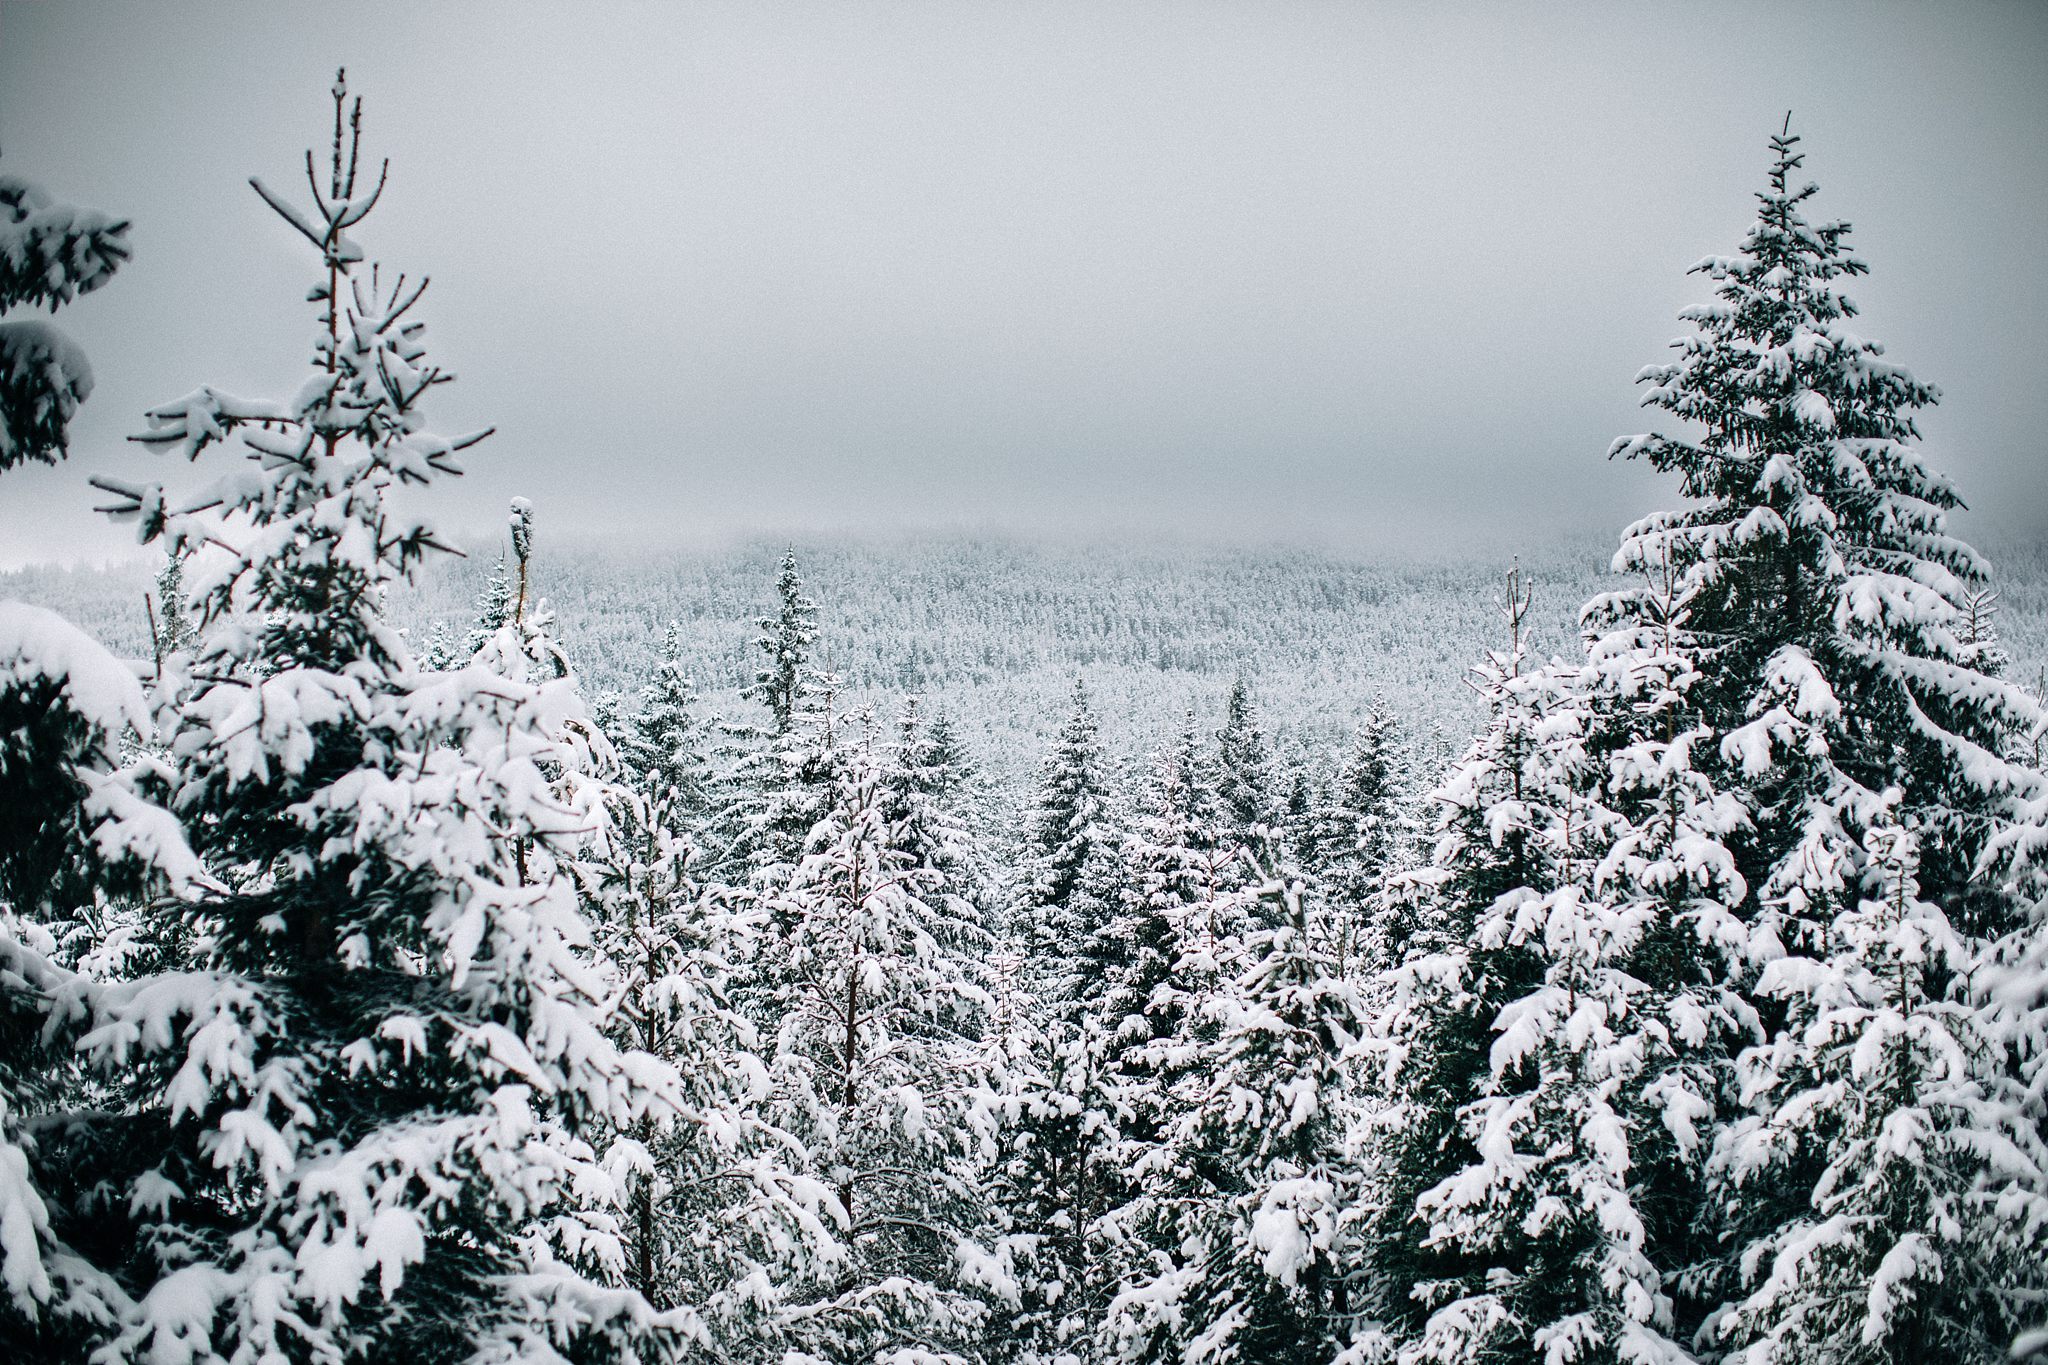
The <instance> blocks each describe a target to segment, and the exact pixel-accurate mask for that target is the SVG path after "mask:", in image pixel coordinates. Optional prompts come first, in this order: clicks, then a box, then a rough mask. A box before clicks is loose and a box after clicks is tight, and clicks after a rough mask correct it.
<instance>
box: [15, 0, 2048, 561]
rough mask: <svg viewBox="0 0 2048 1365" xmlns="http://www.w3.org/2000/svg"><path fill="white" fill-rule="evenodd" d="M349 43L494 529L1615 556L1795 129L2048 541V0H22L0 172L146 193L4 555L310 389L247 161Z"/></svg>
mask: <svg viewBox="0 0 2048 1365" xmlns="http://www.w3.org/2000/svg"><path fill="white" fill-rule="evenodd" d="M342 63H345V64H346V65H347V66H348V68H349V77H350V82H351V84H352V86H353V87H354V89H355V90H356V91H358V92H359V93H360V94H362V95H363V97H364V100H365V111H366V112H365V121H366V128H367V136H366V142H367V145H368V147H369V149H370V150H371V151H372V152H373V153H375V154H377V155H387V154H388V155H389V156H390V158H391V161H392V182H391V188H390V190H389V192H388V194H387V195H386V198H385V203H384V206H383V207H382V208H381V209H380V210H379V212H378V213H377V215H376V216H374V217H373V218H372V219H371V220H370V221H369V222H368V223H367V224H365V226H364V228H363V230H362V232H361V234H360V235H361V237H362V239H363V241H364V243H365V245H366V246H367V247H368V248H369V250H370V252H371V254H372V255H373V256H375V257H377V258H379V259H381V260H383V261H385V262H387V263H388V264H390V265H391V266H394V267H398V268H402V269H406V270H408V271H415V272H417V271H425V272H428V273H430V274H431V275H432V276H433V279H434V287H433V290H432V291H431V293H430V295H429V298H428V305H429V306H428V307H427V310H426V317H427V318H428V321H429V322H430V332H429V340H430V342H431V343H432V345H433V348H434V351H435V353H436V354H437V356H438V357H439V358H440V359H441V361H442V362H443V363H445V364H447V365H448V366H450V367H451V368H452V369H454V370H455V371H456V372H457V373H458V374H459V375H460V380H459V382H458V383H456V384H454V385H451V386H449V387H448V388H446V389H444V390H442V391H441V395H440V401H439V402H438V405H437V406H436V407H435V409H433V411H432V416H433V418H434V425H435V427H436V428H437V429H440V430H443V431H450V432H452V431H455V430H459V429H465V428H469V427H474V426H481V425H485V424H495V425H496V426H497V427H498V428H499V432H500V434H499V435H498V436H497V437H496V438H494V439H493V440H492V441H490V442H489V443H487V445H486V446H484V447H483V448H482V449H480V450H479V451H477V452H475V453H474V457H473V458H472V460H471V461H470V468H471V474H470V477H469V478H467V479H465V480H463V481H461V483H460V484H459V485H458V486H456V487H454V488H453V489H451V490H449V491H448V492H445V493H442V494H438V495H436V497H435V498H434V501H433V503H432V508H433V511H434V514H435V516H436V519H437V520H439V521H440V522H441V523H442V524H444V525H447V526H451V527H455V528H458V529H460V528H465V527H466V528H489V527H493V526H495V525H496V524H497V523H498V521H499V518H500V517H501V516H502V507H503V504H504V501H505V499H506V498H507V497H509V496H511V495H513V494H525V495H527V496H531V497H533V498H534V499H535V500H536V502H537V503H538V504H539V507H540V512H541V515H542V517H543V518H544V525H546V526H551V527H554V528H556V529H558V530H561V531H563V532H565V533H567V532H573V533H576V534H578V535H585V534H600V533H602V534H613V535H619V536H623V537H629V538H631V539H633V540H636V541H640V542H659V541H660V540H661V539H663V538H673V537H689V538H699V537H704V536H711V535H718V534H722V533H732V532H741V533H752V532H757V531H780V530H792V531H815V530H820V529H839V528H846V527H873V528H884V529H893V528H904V527H908V528H922V527H932V526H943V527H977V526H986V527H994V528H999V529H1002V530H1025V531H1029V530H1033V529H1040V528H1044V529H1053V530H1058V531H1063V532H1065V531H1075V532H1081V533H1087V534H1098V533H1105V532H1112V531H1117V530H1123V529H1127V528H1129V529H1136V530H1139V531H1147V532H1149V531H1157V530H1167V531H1179V532H1207V531H1209V530H1212V529H1215V530H1223V531H1227V532H1229V533H1231V534H1234V535H1244V536H1251V537H1257V538H1261V539H1265V538H1272V537H1284V536H1301V537H1306V538H1314V539H1318V540H1329V539H1339V540H1343V539H1351V538H1358V539H1364V540H1372V539H1376V538H1390V539H1393V540H1396V541H1399V542H1401V543H1415V542H1439V543H1440V542H1443V541H1445V540H1447V539H1449V538H1452V537H1490V538H1492V540H1493V541H1494V542H1497V543H1498V544H1499V545H1500V546H1501V548H1502V550H1503V552H1505V551H1507V550H1510V549H1512V548H1513V547H1514V546H1515V545H1517V544H1521V543H1527V542H1529V541H1532V540H1535V539H1540V538H1547V537H1549V536H1553V535H1555V534H1557V533H1558V532H1560V531H1565V530H1579V529H1589V530H1590V529H1600V530H1611V529H1615V528H1618V526H1619V525H1620V524H1621V523H1622V522H1623V521H1625V520H1626V519H1628V518H1629V517H1631V516H1633V515H1635V514H1636V513H1638V512H1640V511H1642V510H1644V509H1646V508H1648V507H1653V506H1658V505H1662V504H1664V503H1666V502H1668V501H1669V494H1668V490H1666V489H1665V488H1663V487H1662V486H1661V485H1660V481H1659V480H1657V479H1655V478H1654V477H1650V476H1647V475H1646V474H1644V473H1643V472H1641V471H1633V470H1630V469H1628V468H1625V467H1616V466H1613V465H1610V464H1609V463H1608V462H1607V461H1606V459H1605V451H1606V449H1607V446H1608V443H1609V441H1610V440H1611V439H1612V438H1613V437H1614V436H1616V435H1619V434H1622V433H1624V432H1632V431H1636V430H1640V429H1642V428H1643V427H1644V426H1645V425H1646V424H1647V418H1646V417H1645V416H1644V415H1642V414H1640V413H1639V411H1638V410H1637V408H1636V406H1635V401H1636V395H1635V391H1634V389H1633V387H1632V384H1631V381H1632V378H1633V376H1634V375H1635V373H1636V371H1637V370H1638V369H1639V368H1640V367H1642V366H1643V365H1644V364H1647V363H1650V362H1652V361H1655V360H1658V359H1660V358H1661V357H1662V356H1663V354H1664V349H1663V348H1664V345H1665V343H1667V342H1668V341H1669V340H1670V339H1671V338H1672V337H1674V336H1676V335H1678V334H1679V332H1680V331H1681V330H1682V328H1681V326H1680V324H1679V323H1678V322H1677V321H1676V317H1675V315H1676V313H1677V312H1678V310H1679V309H1680V308H1682V307H1684V306H1686V305H1687V304H1690V303H1694V302H1697V301H1700V300H1701V299H1702V298H1704V297H1705V289H1704V287H1703V285H1702V283H1701V282H1700V281H1699V280H1697V279H1688V278H1687V277H1686V276H1685V274H1684V271H1685V268H1686V267H1687V266H1688V265H1690V264H1691V263H1693V262H1694V261H1695V260H1697V259H1698V258H1699V257H1701V256H1703V255H1705V254H1708V253H1711V252H1726V251H1729V250H1732V249H1733V248H1734V247H1735V245H1736V244H1737V242H1738V240H1739V238H1740V235H1741V233H1742V231H1743V229H1744V227H1745V226H1746V224H1747V223H1748V221H1749V218H1750V215H1751V212H1752V209H1753V207H1754V205H1753V200H1752V199H1751V195H1752V193H1753V192H1754V191H1755V190H1756V189H1757V188H1759V187H1760V186H1761V184H1762V181H1763V176H1764V172H1765V169H1766V165H1767V152H1766V147H1765V142H1766V139H1767V137H1768V135H1769V134H1770V133H1772V132H1774V131H1776V129H1777V127H1778V124H1779V121H1780V120H1781V119H1782V118H1783V116H1784V114H1785V111H1786V110H1787V109H1788V108H1789V109H1790V110H1792V112H1793V123H1794V128H1795V131H1797V132H1800V133H1802V134H1803V135H1804V136H1805V138H1806V143H1805V147H1806V150H1807V152H1808V155H1809V160H1808V165H1807V170H1808V172H1809V174H1810V175H1811V176H1812V177H1813V178H1814V179H1816V180H1818V181H1819V182H1820V185H1821V189H1822V194H1821V198H1820V200H1819V201H1818V211H1819V212H1820V213H1822V214H1824V215H1829V216H1840V217H1846V218H1848V219H1850V220H1851V221H1853V222H1854V223H1855V224H1856V232H1855V235H1854V238H1853V240H1854V242H1855V244H1856V246H1857V248H1858V250H1859V251H1860V253H1861V254H1862V255H1863V256H1864V257H1865V259H1867V260H1868V261H1869V262H1870V264H1871V266H1872V271H1873V273H1872V275H1871V277H1870V278H1869V279H1867V280H1866V281H1863V282H1861V284H1860V287H1858V288H1857V289H1855V290H1854V293H1855V295H1856V297H1857V298H1858V300H1859V302H1861V303H1862V304H1863V305H1864V320H1863V329H1864V331H1865V332H1866V334H1868V335H1872V336H1876V337H1879V338H1882V339H1884V340H1885V341H1886V342H1887V343H1888V344H1889V346H1890V351H1891V354H1892V356H1893V357H1894V358H1895V359H1897V360H1900V361H1901V362H1903V363H1905V364H1907V365H1908V366H1910V367H1912V368H1913V369H1914V371H1915V372H1916V373H1917V374H1919V375H1920V376H1921V377H1922V378H1925V379H1930V380H1932V381H1934V382H1935V383H1937V384H1939V385H1941V386H1942V388H1943V389H1944V391H1945V400H1944V402H1943V405H1942V406H1941V408H1940V409H1938V410H1937V411H1936V412H1935V413H1934V414H1933V415H1932V416H1931V417H1930V419H1929V420H1928V421H1927V422H1926V423H1925V429H1926V432H1927V436H1928V446H1929V448H1930V450H1931V452H1932V454H1933V456H1934V458H1935V459H1936V461H1937V462H1938V463H1939V464H1940V465H1942V466H1943V467H1945V468H1947V469H1948V470H1949V471H1950V472H1951V473H1953V474H1954V475H1955V476H1956V477H1957V478H1958V479H1959V481H1960V482H1961V484H1962V487H1963V489H1964V492H1965V495H1966V496H1967V497H1968V498H1969V499H1970V501H1971V502H1972V503H1973V505H1974V506H1975V507H1976V508H1977V509H1978V511H1977V512H1976V513H1975V514H1974V515H1973V516H1972V518H1971V519H1970V521H1969V523H1968V527H1969V529H1971V530H1972V531H1974V532H1975V533H1977V534H1980V535H1987V536H2019V535H2039V534H2042V533H2043V532H2044V531H2048V439H2044V435H2043V431H2042V427H2041V423H2040V421H2039V420H2038V418H2037V417H2036V411H2037V408H2038V405H2039V403H2040V402H2041V399H2042V395H2043V394H2044V393H2048V382H2044V381H2048V374H2044V371H2048V351H2044V348H2043V346H2042V343H2041V336H2042V321H2043V319H2048V268H2044V265H2043V251H2042V238H2043V233H2044V225H2048V136H2044V135H2048V79H2044V75H2043V73H2044V72H2048V6H2044V5H2040V4H2034V3H2011V4H1994V3H1981V4H1980V3H1947V4H1940V5H1935V4H1921V3H1897V4H1877V3H1866V4H1857V5H1847V4H1801V5H1783V4H1740V3H1717V4H1715V5H1712V6H1709V7H1685V6H1677V5H1642V4H1625V5H1624V4H1613V5H1607V4H1587V5H1582V6H1566V5H1562V4H1511V3H1500V4H1457V3H1438V4H1426V3H1421V2H1420V0H1417V2H1416V3H1409V4H1393V3H1354V4H1279V3H1268V4H1231V5H1222V4H1207V3H1200V2H1199V0H1175V3H1168V4H1157V5H1153V4H1137V3H1128V4H1106V3H1077V4H1037V3H1004V4H974V3H932V4H915V3H903V4H898V3H864V4H839V3H835V4H820V5H786V4H774V3H765V4H764V3H740V4H732V5H699V4H681V3H661V4H653V3H650V4H630V5H629V4H602V3H599V4H578V5H570V4H551V5H534V4H504V3H493V4H488V5H486V4H465V3H452V2H451V0H438V2H437V3H434V4H418V3H399V4H380V3H364V2H363V0H355V2H353V3H351V4H349V5H346V6H338V7H337V6H320V5H312V4H277V3H273V2H272V0H250V2H249V3H208V4H203V5H202V4H198V3H168V2H167V0H124V2H121V3H115V2H114V0H66V2H65V3H55V2H54V0H0V148H4V151H5V159H4V161H0V167H4V169H5V170H7V171H8V172H10V173H13V174H16V175H25V176H28V177H30V178H31V179H35V180H37V181H40V182H42V183H43V184H45V185H46V186H47V187H49V188H50V189H51V190H53V191H54V192H56V193H58V194H59V195H61V196H63V197H66V198H70V199H73V200H76V201H80V202H84V203H88V204H91V205H94V206H96V207H101V208H106V209H109V210H114V211H118V212H121V213H124V214H128V215H131V216H132V217H133V219H134V222H135V227H134V230H133V239H134V247H135V259H134V261H133V263H132V264H131V265H130V266H129V267H128V268H127V269H126V270H124V271H123V272H122V274H121V275H120V276H119V277H118V278H117V279H116V280H115V281H114V282H113V283H112V284H111V285H109V286H108V287H107V288H106V289H105V290H103V291H101V292H100V293H99V294H96V295H93V296H90V297H89V298H87V299H86V300H84V301H83V302H81V303H80V304H78V305H76V306H75V307H73V308H71V309H67V310H66V311H65V314H64V318H63V321H64V323H65V325H66V326H67V327H68V329H69V330H70V331H71V332H72V334H73V335H74V336H75V337H76V338H77V339H78V340H80V341H81V342H82V343H83V344H84V345H85V346H86V347H87V348H88V351H89V353H90V354H91V355H92V357H93V361H94V364H95V367H96V369H97V372H98V377H99V388H98V391H97V393H96V394H95V395H94V397H93V399H92V401H91V402H90V403H89V404H88V405H87V407H86V409H85V411H84V413H83V414H82V416H81V419H80V421H79V422H78V424H77V426H76V428H75V434H76V437H77V440H76V444H75V449H74V453H73V458H72V460H71V462H70V463H69V464H68V465H67V466H64V467H62V468H60V469H58V470H55V471H45V470H34V471H28V472H23V473H16V474H14V475H11V476H9V477H8V478H7V479H6V480H5V481H4V483H0V563H19V562H21V561H23V560H45V559H53V558H71V557H76V556H87V557H98V556H102V555H105V554H108V553H114V552H118V551H119V550H120V549H121V547H122V546H123V545H125V544H126V543H127V539H126V534H125V532H120V531H114V530H111V529H108V528H104V527H103V526H101V524H100V523H99V522H98V520H97V519H96V518H95V517H94V516H93V514H92V513H91V512H90V511H89V510H88V509H89V505H90V502H91V495H90V493H89V490H87V489H86V488H85V483H84V480H85V478H86V476H87V475H88V474H89V473H93V472H99V471H106V472H117V473H128V474H134V473H137V472H139V471H142V470H146V469H149V468H152V467H158V468H162V467H163V458H162V457H157V456H150V455H146V454H142V453H140V452H135V451H130V450H126V449H124V448H123V445H122V442H121V439H120V438H121V437H122V436H123V435H125V434H126V433H128V432H130V431H134V430H138V429H139V428H140V426H141V424H142V423H141V413H142V411H143V409H145V408H146V407H148V406H150V405H151V404H153V403H157V402H162V401H164V400H167V399H170V398H174V397H176V396H178V395H180V394H182V393H185V392H187V391H189V390H191V389H193V388H195V387H197V386H198V385H200V384H202V383H212V384H215V385H217V386H220V387H223V388H227V389H229V390H231V391H236V392H241V393H246V394H252V395H263V396H279V397H282V396H287V395H289V394H290V393H291V392H292V391H293V390H294V389H295V388H296V387H297V385H298V382H299V379H300V377H301V375H302V373H303V368H302V367H303V364H304V359H305V356H306V354H307V338H308V336H309V331H310V328H311V325H312V322H311V312H310V309H309V308H308V307H307V306H306V305H304V304H303V303H302V302H301V300H302V298H303V295H304V288H305V285H306V283H307V282H308V280H309V278H310V274H309V269H308V266H309V262H308V260H307V258H306V253H305V252H304V250H303V243H298V242H296V241H295V239H294V238H293V237H292V235H291V234H290V233H289V232H288V230H287V229H285V228H284V227H283V225H282V224H280V223H278V222H277V221H276V220H275V219H273V218H272V217H271V216H270V214H269V213H268V211H267V210H265V209H263V207H262V206H261V205H260V204H259V203H258V201H257V200H256V198H255V196H254V195H253V194H252V193H251V192H250V191H249V190H248V189H247V188H246V186H245V184H244V181H245V179H246V177H247V176H249V175H250V174H252V173H253V174H261V175H263V176H265V177H266V178H269V179H271V180H272V181H273V182H290V181H291V180H292V179H293V177H294V174H295V168H296V167H297V166H298V164H299V156H300V153H301V150H302V149H303V148H304V147H306V146H307V145H309V144H310V143H314V142H317V141H319V140H320V139H321V138H323V137H324V135H325V127H326V119H327V109H326V97H325V91H326V88H327V85H328V82H329V80H330V78H331V76H332V73H333V68H334V67H335V66H336V65H337V64H342ZM165 472H166V473H169V472H173V471H170V470H168V469H166V470H165ZM484 534H488V531H485V532H484Z"/></svg>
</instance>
